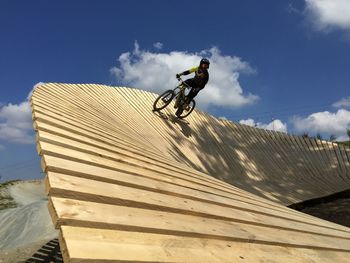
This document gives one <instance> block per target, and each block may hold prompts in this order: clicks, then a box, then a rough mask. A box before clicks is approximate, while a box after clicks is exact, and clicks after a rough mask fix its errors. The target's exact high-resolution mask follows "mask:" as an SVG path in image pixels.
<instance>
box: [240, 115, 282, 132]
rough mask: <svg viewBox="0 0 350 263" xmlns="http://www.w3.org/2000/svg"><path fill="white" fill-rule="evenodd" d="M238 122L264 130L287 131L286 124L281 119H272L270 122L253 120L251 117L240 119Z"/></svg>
mask: <svg viewBox="0 0 350 263" xmlns="http://www.w3.org/2000/svg"><path fill="white" fill-rule="evenodd" d="M239 123H240V124H245V125H248V126H252V127H257V128H261V129H266V130H272V131H279V132H285V133H287V124H286V123H283V122H282V121H281V120H278V119H277V120H273V121H271V122H270V123H267V124H266V123H261V122H255V121H254V120H253V119H250V118H249V119H246V120H240V121H239Z"/></svg>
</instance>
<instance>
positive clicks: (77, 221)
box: [51, 198, 350, 252]
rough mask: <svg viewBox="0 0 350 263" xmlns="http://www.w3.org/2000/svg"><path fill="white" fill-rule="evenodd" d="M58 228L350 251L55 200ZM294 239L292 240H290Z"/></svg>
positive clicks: (197, 219)
mask: <svg viewBox="0 0 350 263" xmlns="http://www.w3.org/2000/svg"><path fill="white" fill-rule="evenodd" d="M51 205H52V206H53V207H54V210H55V213H56V224H57V225H59V226H60V225H71V226H84V227H93V228H102V229H115V230H125V231H138V232H146V233H157V234H169V235H175V236H191V237H202V238H211V239H222V240H233V241H242V242H244V241H248V240H249V242H254V243H260V244H274V245H280V246H289V245H292V246H293V245H294V246H302V247H308V248H314V249H321V248H323V249H335V250H344V251H349V252H350V246H349V245H350V239H345V238H339V237H334V236H325V235H320V234H318V233H312V234H310V233H305V232H297V231H291V230H286V229H274V228H270V227H268V226H256V225H248V224H242V223H241V222H239V223H236V222H233V221H231V222H230V221H225V220H219V219H211V218H206V217H203V216H194V215H182V214H177V213H169V212H163V211H154V210H148V209H142V208H134V207H127V206H120V205H109V204H99V203H95V202H86V201H80V200H74V199H66V198H52V200H51ZM291 236H292V237H291Z"/></svg>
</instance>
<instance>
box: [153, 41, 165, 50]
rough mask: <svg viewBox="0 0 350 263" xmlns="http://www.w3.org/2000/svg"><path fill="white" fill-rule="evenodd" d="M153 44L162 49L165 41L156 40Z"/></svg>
mask: <svg viewBox="0 0 350 263" xmlns="http://www.w3.org/2000/svg"><path fill="white" fill-rule="evenodd" d="M153 46H154V47H155V48H156V49H162V48H163V43H161V42H156V43H154V44H153Z"/></svg>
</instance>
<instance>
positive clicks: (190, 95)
mask: <svg viewBox="0 0 350 263" xmlns="http://www.w3.org/2000/svg"><path fill="white" fill-rule="evenodd" d="M198 92H199V89H196V88H191V90H190V92H189V93H188V95H187V96H186V103H187V104H188V103H190V102H191V100H193V99H194V97H196V96H197V94H198Z"/></svg>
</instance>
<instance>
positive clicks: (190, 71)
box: [176, 67, 198, 77]
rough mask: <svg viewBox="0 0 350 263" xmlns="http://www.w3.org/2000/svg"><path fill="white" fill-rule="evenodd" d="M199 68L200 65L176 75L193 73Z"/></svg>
mask: <svg viewBox="0 0 350 263" xmlns="http://www.w3.org/2000/svg"><path fill="white" fill-rule="evenodd" d="M197 69H198V67H193V68H190V69H189V70H185V71H184V72H182V73H180V74H176V77H180V76H182V75H188V74H191V73H193V72H195V71H196V70H197Z"/></svg>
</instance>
